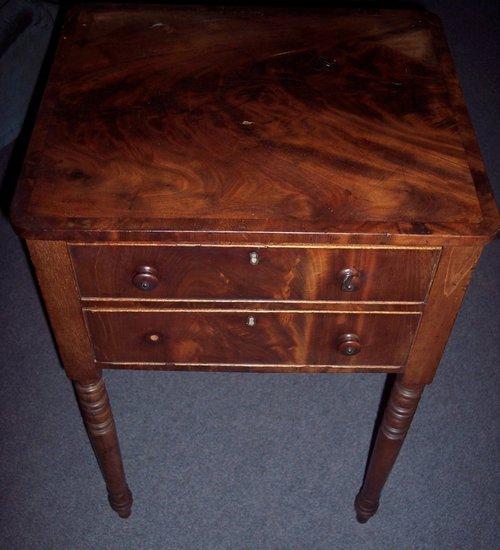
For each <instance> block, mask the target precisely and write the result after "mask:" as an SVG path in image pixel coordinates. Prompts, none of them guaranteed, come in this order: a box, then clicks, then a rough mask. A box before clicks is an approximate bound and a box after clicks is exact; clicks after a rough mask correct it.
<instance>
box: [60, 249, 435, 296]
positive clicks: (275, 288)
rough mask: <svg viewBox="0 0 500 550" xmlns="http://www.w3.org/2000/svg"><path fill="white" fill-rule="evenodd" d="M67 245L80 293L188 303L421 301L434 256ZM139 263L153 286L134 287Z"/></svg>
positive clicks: (405, 251)
mask: <svg viewBox="0 0 500 550" xmlns="http://www.w3.org/2000/svg"><path fill="white" fill-rule="evenodd" d="M70 250H71V257H72V260H73V265H74V267H75V272H76V277H77V280H78V286H79V289H80V293H81V295H82V296H83V297H100V298H111V297H121V298H141V299H144V298H146V299H154V298H159V299H168V298H173V299H189V300H196V299H199V298H208V299H213V300H218V299H248V300H250V299H253V300H262V299H264V300H278V301H279V300H313V301H317V300H330V301H354V302H355V301H394V302H398V301H403V302H423V301H424V300H425V298H426V296H427V291H428V289H429V284H430V281H431V278H432V275H433V271H434V267H435V265H436V262H437V259H438V257H439V249H437V250H436V249H430V250H422V249H383V248H379V249H366V248H330V249H329V248H298V247H287V248H282V247H271V248H261V247H225V246H224V247H217V246H188V247H187V246H146V245H144V246H71V247H70ZM252 254H255V256H251V255H252ZM251 257H252V258H255V260H253V261H254V262H256V263H253V264H252V260H251ZM401 265H405V266H406V267H407V269H404V270H401ZM141 267H142V268H143V269H149V270H151V269H152V270H153V271H154V274H151V275H143V278H144V277H149V278H151V279H153V278H154V280H155V283H154V285H153V288H150V289H146V290H141V289H140V288H137V286H136V285H135V283H134V278H137V274H138V270H140V268H141ZM349 268H351V269H352V268H354V269H356V271H358V272H359V275H358V283H357V284H358V289H357V290H353V291H349V290H346V289H345V288H343V282H342V281H343V278H342V277H340V273H341V272H342V271H343V270H345V269H349Z"/></svg>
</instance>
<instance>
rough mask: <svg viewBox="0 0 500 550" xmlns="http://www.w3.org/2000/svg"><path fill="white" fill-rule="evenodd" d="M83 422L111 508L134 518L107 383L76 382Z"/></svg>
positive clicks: (99, 380)
mask: <svg viewBox="0 0 500 550" xmlns="http://www.w3.org/2000/svg"><path fill="white" fill-rule="evenodd" d="M74 385H75V391H76V395H77V399H78V404H79V406H80V411H81V413H82V417H83V421H84V423H85V427H86V429H87V433H88V435H89V439H90V442H91V443H92V447H93V448H94V452H95V455H96V457H97V461H98V462H99V466H100V468H101V471H102V475H103V477H104V481H105V482H106V487H107V489H108V499H109V503H110V504H111V508H113V510H115V511H116V512H117V513H118V515H119V516H120V517H122V518H127V517H128V516H130V512H131V507H132V494H131V492H130V490H129V488H128V485H127V481H126V479H125V472H124V470H123V463H122V457H121V454H120V446H119V443H118V436H117V434H116V427H115V422H114V420H113V413H112V412H111V406H110V404H109V399H108V393H107V391H106V386H105V385H104V380H103V379H102V377H99V378H98V379H97V380H95V381H93V382H90V383H85V384H83V383H79V382H75V383H74Z"/></svg>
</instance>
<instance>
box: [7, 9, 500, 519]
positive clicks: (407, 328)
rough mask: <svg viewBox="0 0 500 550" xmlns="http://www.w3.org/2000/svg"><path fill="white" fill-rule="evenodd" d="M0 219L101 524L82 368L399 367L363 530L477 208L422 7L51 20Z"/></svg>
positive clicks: (118, 472)
mask: <svg viewBox="0 0 500 550" xmlns="http://www.w3.org/2000/svg"><path fill="white" fill-rule="evenodd" d="M12 223H13V225H14V227H15V228H16V230H17V231H18V233H19V234H20V235H21V236H22V237H24V238H25V239H26V240H27V244H28V248H29V252H30V255H31V259H32V262H33V264H34V267H35V270H36V275H37V278H38V281H39V284H40V288H41V292H42V294H43V297H44V301H45V305H46V309H47V312H48V315H49V317H50V321H51V324H52V328H53V330H54V334H55V338H56V341H57V344H58V348H59V352H60V356H61V359H62V362H63V364H64V368H65V370H66V373H67V375H68V377H69V378H70V379H71V380H72V381H73V382H74V386H75V390H76V396H77V399H78V402H79V405H80V409H81V412H82V416H83V420H84V422H85V425H86V428H87V431H88V435H89V438H90V440H91V442H92V446H93V448H94V451H95V454H96V456H97V459H98V461H99V464H100V467H101V470H102V473H103V476H104V479H105V482H106V486H107V489H108V494H109V501H110V503H111V506H112V508H113V509H114V510H116V511H117V512H118V514H119V515H120V516H121V517H127V516H128V515H129V514H130V511H131V504H132V496H131V493H130V491H129V488H128V486H127V483H126V480H125V474H124V469H123V465H122V458H121V456H120V450H119V445H118V437H117V434H116V429H115V425H114V422H113V416H112V412H111V408H110V404H109V400H108V395H107V393H106V388H105V385H104V381H103V378H102V370H103V369H108V368H120V369H150V370H207V371H249V372H283V373H297V372H309V373H313V372H329V373H337V372H344V373H346V372H349V373H368V372H387V373H397V379H396V382H395V384H394V386H393V388H392V393H391V395H390V398H389V400H388V403H387V405H386V408H385V413H384V416H383V419H382V422H381V424H380V427H379V429H378V435H377V438H376V442H375V445H374V448H373V451H372V453H371V457H370V458H369V464H368V468H367V471H366V474H365V478H364V481H363V484H362V487H361V490H360V492H359V494H358V495H357V497H356V501H355V508H356V514H357V517H358V519H359V521H361V522H364V521H366V520H367V519H369V518H370V517H371V516H372V515H373V514H374V513H375V512H376V510H377V507H378V502H379V497H380V493H381V491H382V488H383V486H384V483H385V481H386V479H387V477H388V475H389V472H390V470H391V468H392V466H393V464H394V461H395V460H396V457H397V455H398V452H399V450H400V448H401V445H402V443H403V440H404V439H405V436H406V433H407V431H408V428H409V426H410V423H411V420H412V417H413V415H414V413H415V410H416V408H417V405H418V402H419V399H420V396H421V394H422V391H423V389H424V387H425V385H426V384H429V383H431V382H432V379H433V376H434V373H435V371H436V368H437V366H438V363H439V360H440V358H441V355H442V353H443V349H444V347H445V344H446V341H447V338H448V335H449V333H450V331H451V328H452V325H453V322H454V318H455V316H456V314H457V312H458V309H459V307H460V303H461V301H462V298H463V296H464V293H465V291H466V288H467V285H468V283H469V280H470V277H471V274H472V271H473V268H474V266H475V264H476V262H477V260H478V258H479V255H480V253H481V249H482V247H483V246H484V244H485V243H487V242H488V241H489V240H491V239H492V238H493V236H494V235H495V233H496V232H497V230H498V211H497V208H496V206H495V203H494V201H493V197H492V193H491V189H490V187H489V184H488V182H487V178H486V175H485V170H484V166H483V163H482V161H481V158H480V154H479V150H478V147H477V143H476V140H475V137H474V135H473V130H472V127H471V124H470V122H469V119H468V117H467V113H466V109H465V107H464V102H463V99H462V96H461V93H460V91H459V87H458V84H457V78H456V75H455V72H454V69H453V67H452V62H451V58H450V54H449V52H448V49H447V46H446V42H445V40H444V37H443V31H442V28H441V25H440V23H439V21H438V19H437V18H436V17H435V16H433V15H432V14H429V13H427V12H422V11H376V10H375V11H374V10H372V11H356V10H350V11H349V10H317V11H313V10H284V9H275V8H265V9H260V8H259V9H257V8H256V9H248V8H201V7H200V8H169V7H162V6H137V5H135V6H131V5H126V6H116V5H115V6H112V7H103V6H101V7H95V6H94V7H92V6H90V7H89V6H87V7H82V6H80V7H76V8H73V9H72V10H71V11H70V12H69V13H68V15H67V18H66V21H65V24H64V26H63V28H62V31H61V35H60V40H59V45H58V48H57V52H56V54H55V58H54V62H53V65H52V69H51V74H50V77H49V80H48V83H47V87H46V90H45V95H44V97H43V101H42V103H41V106H40V109H39V113H38V118H37V120H36V124H35V127H34V131H33V134H32V138H31V142H30V145H29V149H28V151H27V155H26V159H25V164H24V168H23V171H22V174H21V177H20V181H19V183H18V187H17V192H16V195H15V198H14V201H13V205H12ZM144 406H147V404H146V403H145V404H144Z"/></svg>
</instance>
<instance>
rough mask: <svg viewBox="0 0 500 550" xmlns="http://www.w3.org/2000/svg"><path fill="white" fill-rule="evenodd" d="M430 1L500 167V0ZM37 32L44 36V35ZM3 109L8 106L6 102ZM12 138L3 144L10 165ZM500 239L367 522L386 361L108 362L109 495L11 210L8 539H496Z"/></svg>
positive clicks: (286, 544)
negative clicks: (297, 371) (132, 365)
mask: <svg viewBox="0 0 500 550" xmlns="http://www.w3.org/2000/svg"><path fill="white" fill-rule="evenodd" d="M425 4H426V6H428V7H429V8H430V9H433V11H435V12H437V13H439V14H440V15H441V16H442V18H443V20H444V23H445V27H446V29H447V33H448V37H449V40H450V44H451V49H452V53H453V56H454V58H455V61H456V64H457V68H458V71H459V73H460V76H461V78H462V85H463V89H464V93H465V97H466V100H467V104H468V106H469V110H470V114H471V117H472V120H473V123H474V125H475V127H476V130H477V133H478V137H479V142H480V145H481V149H482V151H483V155H484V159H485V162H486V164H487V167H488V171H489V174H490V178H491V180H492V183H497V182H498V180H499V175H500V165H499V161H500V155H499V154H498V152H499V150H500V146H499V145H500V144H499V139H498V137H499V136H498V120H499V101H498V97H497V94H498V89H499V88H500V78H499V76H500V75H499V73H498V67H497V65H496V63H497V62H498V59H499V58H500V55H499V53H500V52H499V44H498V37H497V35H496V33H497V25H498V20H499V15H500V13H499V10H498V9H497V8H496V7H495V5H494V4H495V2H478V1H468V2H455V1H451V0H450V1H444V0H443V1H433V2H431V1H429V2H425ZM0 13H1V12H0ZM34 24H35V23H34ZM35 34H36V33H35ZM33 36H35V35H33ZM37 39H38V40H39V44H40V46H39V47H40V48H41V47H42V45H43V44H44V43H46V35H45V37H44V35H43V33H41V34H40V36H39V37H38V38H37ZM33 40H34V39H33ZM44 40H45V42H44ZM17 51H18V54H17V57H16V56H12V58H13V62H14V63H25V64H28V65H29V66H30V67H31V69H32V70H33V71H35V72H36V71H37V70H38V66H37V63H39V60H38V61H37V60H33V56H32V57H30V56H29V55H28V54H29V52H28V50H26V55H25V56H24V57H23V54H22V48H18V50H17ZM35 57H36V56H35ZM18 74H19V75H20V76H19V78H22V74H21V72H19V73H18ZM2 85H3V84H2ZM21 88H22V86H21V83H20V82H14V81H13V82H12V86H11V87H10V88H9V87H8V86H7V87H6V88H5V89H6V90H7V91H9V89H10V91H11V93H12V94H16V93H18V90H20V89H21ZM0 89H2V88H1V86H0ZM0 109H1V110H2V113H1V116H2V119H5V118H6V117H7V112H13V111H8V109H7V108H6V105H5V104H0ZM12 116H14V115H12ZM8 122H9V128H11V127H15V124H16V123H17V122H18V121H17V120H9V121H8ZM10 150H11V148H10V147H6V148H4V149H3V150H2V151H1V153H0V160H1V162H2V163H3V164H2V167H4V166H5V163H6V160H7V158H8V155H9V153H10ZM2 171H3V170H2ZM497 189H498V186H497ZM497 196H498V195H497ZM499 244H500V243H498V242H496V243H493V244H492V245H490V246H489V247H488V248H487V249H486V251H485V253H484V255H483V257H482V259H481V261H480V264H479V267H478V268H477V270H476V274H475V277H474V280H473V282H472V284H471V287H470V289H469V292H468V294H467V296H466V299H465V302H464V305H463V308H462V310H461V312H460V315H459V317H458V320H457V323H456V326H455V329H454V331H453V335H452V337H451V340H450V342H449V345H448V347H447V350H446V353H445V356H444V358H443V361H442V365H441V367H440V370H439V372H438V375H437V377H436V381H435V384H434V385H432V386H431V387H429V388H428V389H427V390H426V392H425V395H424V397H423V399H422V402H421V406H420V409H419V411H418V413H417V415H416V418H415V420H414V423H413V427H412V430H411V431H410V434H409V436H408V439H407V441H406V444H405V446H404V448H403V451H402V453H401V455H400V459H399V461H398V463H397V465H396V466H395V469H394V471H393V474H392V476H391V478H390V481H389V483H388V485H387V487H386V490H385V492H384V496H383V500H382V504H381V508H380V511H379V513H378V515H377V516H375V517H374V518H373V519H372V520H371V521H370V522H369V523H367V524H366V525H359V524H358V523H357V522H356V521H355V519H354V513H353V509H352V502H353V498H354V495H355V493H356V491H357V489H358V487H359V484H360V482H361V478H362V474H363V470H364V465H365V459H366V455H367V451H368V445H369V441H370V436H371V430H372V426H373V421H374V418H375V414H376V411H377V407H378V402H379V398H380V394H381V391H382V387H383V383H384V376H382V375H375V374H372V375H369V374H367V375H363V376H362V375H356V376H354V375H348V374H345V375H289V376H285V375H279V374H275V375H273V374H268V375H252V374H237V373H231V374H200V373H140V372H137V373H133V372H117V371H114V372H113V371H111V372H108V373H106V380H107V384H108V389H109V393H110V396H111V400H112V404H113V407H114V412H115V418H116V422H117V425H118V429H119V433H120V435H121V445H122V451H123V457H124V461H125V466H126V470H127V475H128V480H129V483H130V486H131V488H132V491H133V492H134V498H135V505H134V511H133V514H132V516H131V517H130V519H128V520H126V521H124V520H120V519H119V518H118V517H117V516H116V515H115V513H113V512H112V511H111V510H110V508H109V507H108V505H107V502H106V495H105V489H104V485H103V482H102V480H101V478H100V474H99V471H98V468H97V465H96V463H95V461H94V458H93V455H92V452H91V449H90V445H89V443H88V440H87V438H86V435H85V432H84V429H83V426H82V423H81V421H80V417H79V414H78V410H77V406H76V403H75V400H74V397H73V394H72V390H71V386H70V383H69V382H68V381H67V379H66V378H65V375H64V373H63V371H62V370H61V368H60V366H59V362H58V358H57V356H56V352H55V349H54V345H53V342H52V339H51V336H50V333H49V330H48V327H47V323H46V320H45V318H44V314H43V311H42V308H41V305H40V301H39V298H38V296H37V292H36V288H35V285H34V283H33V280H32V277H31V273H30V269H29V266H28V263H27V260H26V258H25V254H24V250H23V247H22V245H21V243H20V241H19V240H18V239H17V238H16V236H15V235H14V233H13V231H12V229H11V228H10V226H9V224H8V222H7V220H6V219H5V218H1V219H0V258H1V267H0V296H1V302H0V327H1V331H0V361H1V370H0V376H1V383H0V433H1V441H0V488H1V492H0V548H2V549H4V548H5V549H6V550H11V549H22V550H24V549H36V550H40V549H57V550H59V549H68V550H79V549H96V548H97V549H99V550H100V549H115V548H116V549H120V550H124V549H129V548H130V549H189V550H191V549H207V550H208V549H210V550H212V549H214V550H219V549H221V550H222V549H231V550H234V549H236V550H239V549H247V548H248V549H252V550H256V549H258V550H260V549H276V550H278V549H279V550H281V549H286V550H288V549H307V550H309V549H314V550H315V549H325V550H330V549H335V550H337V549H338V550H342V549H398V550H400V549H440V550H441V549H456V548H460V549H461V550H465V549H474V550H479V549H481V550H482V549H485V550H486V549H488V550H489V549H494V548H497V547H498V540H499V532H498V525H497V514H496V510H497V506H498V496H497V491H498V482H499V475H498V473H499V472H498V466H497V462H498V448H497V445H496V438H497V431H498V424H497V417H498V397H497V394H498V382H499V376H498V371H499V369H498V367H499V366H500V365H499V355H500V354H499V352H500V349H499V337H498V329H499V321H500V317H499V311H500V285H499V282H500V280H499V274H500V254H499V251H500V246H499Z"/></svg>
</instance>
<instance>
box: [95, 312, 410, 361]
mask: <svg viewBox="0 0 500 550" xmlns="http://www.w3.org/2000/svg"><path fill="white" fill-rule="evenodd" d="M85 313H86V318H87V322H88V327H89V331H90V334H91V337H92V341H93V343H94V349H95V357H96V359H97V361H101V362H109V363H120V362H124V363H138V362H141V361H142V362H157V363H179V364H181V365H182V364H184V363H188V364H189V363H192V364H198V363H201V364H203V363H209V364H214V363H230V364H242V365H245V364H247V365H248V364H250V365H252V364H264V365H265V364H271V365H276V364H280V363H283V364H285V365H286V364H290V365H293V364H298V365H310V366H311V367H313V366H314V365H315V364H319V365H352V366H356V365H380V366H386V365H388V366H403V365H404V364H405V361H406V357H407V355H408V352H409V349H410V346H411V343H412V340H413V335H414V334H415V331H416V328H417V325H418V321H419V317H420V316H419V315H408V314H373V313H366V314H364V313H357V314H342V313H341V314H336V313H331V312H329V313H304V312H300V313H289V312H286V313H278V312H272V313H269V312H250V311H248V310H244V311H241V312H235V311H234V310H229V311H225V312H221V311H216V312H212V311H205V312H204V311H199V310H198V311H186V312H184V311H176V312H172V311H147V310H142V311H134V310H120V309H118V310H114V311H113V310H107V311H106V310H90V311H86V312H85ZM250 316H251V317H253V318H254V324H253V325H252V326H249V324H248V319H249V317H250ZM346 333H355V334H358V335H359V339H360V346H361V350H360V353H358V354H356V355H352V356H346V355H344V354H343V353H342V351H339V350H338V349H337V347H338V344H337V340H338V338H339V337H340V336H342V335H343V334H346ZM151 336H154V337H155V339H153V340H152V339H151Z"/></svg>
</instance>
